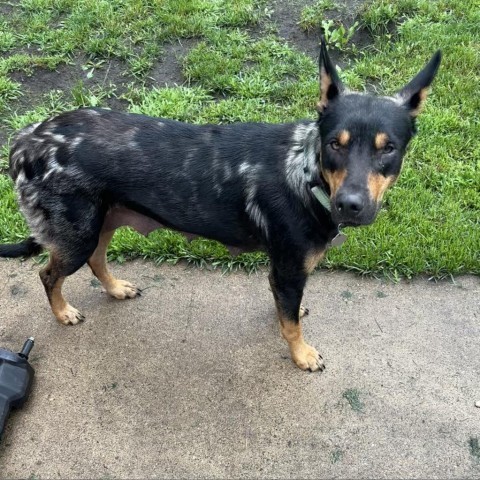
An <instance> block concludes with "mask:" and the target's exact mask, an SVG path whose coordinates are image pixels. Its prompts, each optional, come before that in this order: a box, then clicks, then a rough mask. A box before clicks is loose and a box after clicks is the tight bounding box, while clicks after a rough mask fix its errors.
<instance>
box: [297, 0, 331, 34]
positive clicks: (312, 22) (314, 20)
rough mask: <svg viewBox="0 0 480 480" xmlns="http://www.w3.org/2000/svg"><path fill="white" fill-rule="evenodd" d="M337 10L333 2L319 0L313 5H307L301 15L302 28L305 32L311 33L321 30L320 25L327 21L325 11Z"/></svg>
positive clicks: (300, 23)
mask: <svg viewBox="0 0 480 480" xmlns="http://www.w3.org/2000/svg"><path fill="white" fill-rule="evenodd" d="M333 8H335V3H334V2H333V0H318V1H317V2H315V3H314V4H313V5H307V6H306V7H304V8H303V9H302V11H301V13H300V21H299V22H298V23H299V25H300V27H301V28H302V29H303V30H305V31H307V32H308V31H311V30H315V29H318V28H319V25H320V24H321V22H322V21H323V20H325V11H326V10H331V9H333Z"/></svg>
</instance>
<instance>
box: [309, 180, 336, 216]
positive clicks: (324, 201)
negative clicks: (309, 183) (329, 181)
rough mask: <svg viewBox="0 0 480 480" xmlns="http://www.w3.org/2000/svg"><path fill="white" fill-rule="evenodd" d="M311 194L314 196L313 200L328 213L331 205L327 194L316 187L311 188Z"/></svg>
mask: <svg viewBox="0 0 480 480" xmlns="http://www.w3.org/2000/svg"><path fill="white" fill-rule="evenodd" d="M312 193H313V194H314V195H315V198H316V199H317V200H318V201H319V202H320V204H321V205H322V207H323V208H324V209H325V210H327V211H328V212H331V211H332V205H331V204H330V197H329V196H328V195H327V192H325V190H323V189H322V188H320V187H319V186H318V185H316V186H315V187H312Z"/></svg>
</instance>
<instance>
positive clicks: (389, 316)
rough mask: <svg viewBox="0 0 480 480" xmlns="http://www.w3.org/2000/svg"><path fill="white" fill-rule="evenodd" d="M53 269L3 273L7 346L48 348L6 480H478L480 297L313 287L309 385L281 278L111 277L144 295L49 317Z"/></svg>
mask: <svg viewBox="0 0 480 480" xmlns="http://www.w3.org/2000/svg"><path fill="white" fill-rule="evenodd" d="M38 269H39V267H38V265H36V264H35V263H33V262H32V261H28V262H23V263H21V262H18V261H15V260H10V261H0V285H1V286H0V289H1V290H2V293H1V296H0V346H2V347H7V348H11V349H14V350H17V349H19V348H20V347H21V345H22V344H23V341H24V340H25V339H26V338H27V337H28V336H31V335H33V336H34V337H35V340H36V345H35V348H34V350H33V352H32V354H31V361H32V364H33V365H34V367H35V369H36V381H35V385H34V390H33V392H32V396H31V398H30V399H29V401H28V404H27V405H26V406H25V407H24V408H23V409H22V410H20V411H17V412H14V413H13V414H12V415H11V416H10V418H9V421H8V424H7V429H6V432H5V434H4V438H3V440H2V442H1V444H0V478H2V479H5V478H32V479H33V478H35V479H46V478H373V477H375V478H413V477H415V478H472V479H473V478H479V477H480V446H479V439H480V408H476V407H475V405H474V404H475V401H477V400H480V381H479V378H480V355H479V352H480V305H479V293H480V279H479V278H478V277H463V278H459V279H456V283H455V284H453V283H452V282H451V281H450V282H440V283H433V282H428V281H426V280H424V279H417V280H415V281H412V282H407V281H403V282H400V283H399V284H392V283H386V282H384V281H380V280H375V279H362V278H359V277H357V276H354V275H351V274H348V273H330V272H325V271H320V272H317V273H315V274H314V275H313V276H312V277H311V278H310V281H309V283H308V286H307V289H306V292H305V298H304V304H305V305H306V306H308V307H309V308H310V312H311V313H310V315H309V316H308V317H306V319H305V321H304V331H305V337H306V339H307V341H309V343H311V344H312V345H314V346H315V347H317V348H318V350H319V351H320V352H321V353H322V355H323V357H324V358H325V361H326V365H327V368H326V371H325V372H324V373H323V374H318V373H316V374H308V373H305V372H302V371H301V370H299V369H297V368H296V367H295V366H294V365H293V363H292V362H291V361H290V359H289V356H288V349H287V345H286V343H285V342H284V341H283V340H282V339H281V338H280V336H279V331H278V326H277V321H276V318H275V310H274V303H273V299H272V295H271V293H270V292H269V290H268V280H267V272H266V271H262V272H260V273H258V274H255V275H251V276H248V275H247V274H245V273H235V274H228V275H222V274H221V272H217V271H216V272H209V271H206V270H198V269H194V268H188V267H186V266H185V265H184V264H179V265H176V266H169V265H162V266H156V265H154V264H153V263H151V262H142V261H135V262H131V263H127V264H124V265H112V269H113V270H114V272H115V274H116V275H118V276H119V277H120V278H124V279H127V280H130V281H133V282H135V283H136V284H137V285H138V286H139V287H141V288H143V289H144V293H143V296H142V297H141V298H138V299H135V300H127V301H118V300H113V299H111V298H108V297H107V296H106V295H105V294H104V293H102V292H101V288H100V286H99V285H98V283H97V282H96V281H95V280H94V278H93V276H92V275H91V273H90V271H89V270H88V269H87V268H83V269H82V270H81V271H80V272H78V273H77V274H75V275H74V276H73V277H70V278H69V280H68V281H67V282H66V285H65V293H66V297H67V298H68V299H69V300H70V302H71V303H72V304H73V305H74V306H75V307H77V308H78V309H79V310H80V311H81V312H82V313H83V314H84V315H86V317H87V321H86V322H85V323H83V324H81V325H78V326H74V327H64V326H61V325H59V324H57V322H56V321H55V320H54V318H53V316H52V315H51V313H50V309H49V306H48V304H47V300H46V298H45V294H44V291H43V287H42V286H41V284H40V281H39V279H38Z"/></svg>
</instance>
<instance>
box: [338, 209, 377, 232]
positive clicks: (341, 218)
mask: <svg viewBox="0 0 480 480" xmlns="http://www.w3.org/2000/svg"><path fill="white" fill-rule="evenodd" d="M378 210H379V207H378V206H371V207H370V208H366V209H365V210H364V211H362V212H361V213H359V214H358V215H354V216H352V215H342V212H339V211H338V210H337V209H336V208H333V209H332V220H333V221H334V223H336V224H337V225H338V226H339V227H340V226H341V228H344V227H365V226H367V225H370V224H372V223H373V222H374V221H375V219H376V217H377V213H378Z"/></svg>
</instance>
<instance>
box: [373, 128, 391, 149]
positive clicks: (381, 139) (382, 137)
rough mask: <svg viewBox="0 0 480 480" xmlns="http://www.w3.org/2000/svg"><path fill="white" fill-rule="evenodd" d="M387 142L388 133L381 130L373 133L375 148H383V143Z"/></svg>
mask: <svg viewBox="0 0 480 480" xmlns="http://www.w3.org/2000/svg"><path fill="white" fill-rule="evenodd" d="M387 143H388V135H387V134H386V133H383V132H379V133H377V134H376V135H375V148H376V149H377V150H381V149H382V148H385V145H387Z"/></svg>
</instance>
